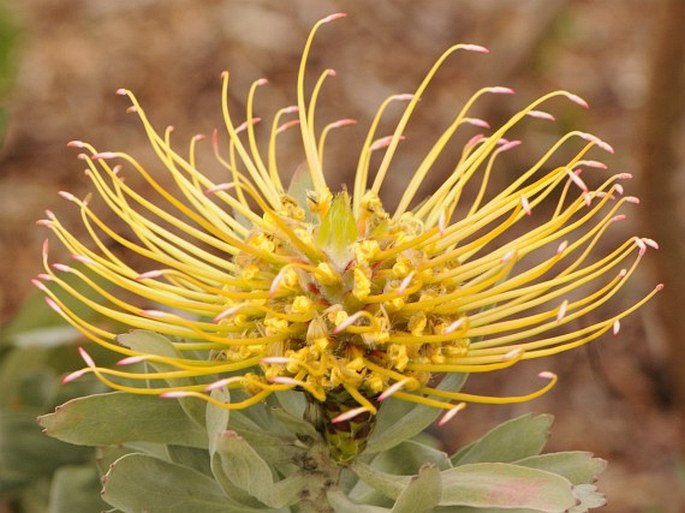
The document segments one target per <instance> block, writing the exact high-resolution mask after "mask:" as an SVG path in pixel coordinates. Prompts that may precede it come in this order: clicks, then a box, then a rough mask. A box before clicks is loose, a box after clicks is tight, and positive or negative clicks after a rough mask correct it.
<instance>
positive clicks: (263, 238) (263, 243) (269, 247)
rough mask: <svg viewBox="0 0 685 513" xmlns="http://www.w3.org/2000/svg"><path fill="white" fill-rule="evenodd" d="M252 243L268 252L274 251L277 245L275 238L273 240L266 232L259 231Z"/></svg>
mask: <svg viewBox="0 0 685 513" xmlns="http://www.w3.org/2000/svg"><path fill="white" fill-rule="evenodd" d="M250 245H251V246H254V247H256V248H257V249H258V250H260V251H264V252H266V253H273V252H274V250H275V249H276V245H275V244H274V242H273V240H271V239H270V238H269V237H268V236H267V235H265V234H264V233H257V234H256V235H255V236H254V237H252V239H251V240H250Z"/></svg>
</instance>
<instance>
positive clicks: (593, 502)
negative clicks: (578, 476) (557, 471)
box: [568, 484, 607, 513]
mask: <svg viewBox="0 0 685 513" xmlns="http://www.w3.org/2000/svg"><path fill="white" fill-rule="evenodd" d="M573 496H574V497H575V498H576V499H578V502H579V504H577V505H576V506H574V507H572V508H571V509H569V510H568V513H586V511H588V510H589V509H593V508H601V507H602V506H604V505H605V504H606V503H607V500H606V498H605V497H604V494H602V493H600V492H599V491H597V487H596V486H594V485H591V484H582V485H578V486H574V487H573Z"/></svg>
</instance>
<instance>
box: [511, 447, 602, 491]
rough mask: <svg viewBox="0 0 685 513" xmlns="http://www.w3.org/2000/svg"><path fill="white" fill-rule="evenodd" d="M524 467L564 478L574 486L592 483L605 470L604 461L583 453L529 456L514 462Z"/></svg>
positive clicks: (570, 452)
mask: <svg viewBox="0 0 685 513" xmlns="http://www.w3.org/2000/svg"><path fill="white" fill-rule="evenodd" d="M516 464H517V465H523V466H524V467H530V468H536V469H539V470H546V471H548V472H553V473H555V474H559V475H560V476H564V477H565V478H566V479H568V480H569V481H571V483H573V484H574V485H580V484H586V483H593V482H594V481H595V480H596V479H597V476H598V475H599V474H601V473H602V471H603V470H604V469H605V468H606V465H607V464H606V461H604V460H602V459H600V458H593V457H592V454H591V453H589V452H583V451H567V452H554V453H549V454H541V455H539V456H531V457H530V458H524V459H522V460H519V461H517V462H516Z"/></svg>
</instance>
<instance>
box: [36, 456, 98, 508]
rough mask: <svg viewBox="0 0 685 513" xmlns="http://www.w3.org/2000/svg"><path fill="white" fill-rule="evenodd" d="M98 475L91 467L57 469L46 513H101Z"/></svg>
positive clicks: (71, 466)
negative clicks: (98, 512)
mask: <svg viewBox="0 0 685 513" xmlns="http://www.w3.org/2000/svg"><path fill="white" fill-rule="evenodd" d="M101 487H102V486H101V484H100V475H99V474H98V472H97V470H96V469H95V467H94V466H93V465H79V466H76V465H69V466H65V467H61V468H59V469H57V471H56V472H55V475H54V478H53V479H52V483H51V485H50V502H49V509H48V513H86V512H95V511H102V510H103V509H104V508H105V507H106V506H107V505H106V504H105V503H104V502H103V501H102V499H101V498H100V488H101Z"/></svg>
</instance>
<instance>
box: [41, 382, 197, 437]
mask: <svg viewBox="0 0 685 513" xmlns="http://www.w3.org/2000/svg"><path fill="white" fill-rule="evenodd" d="M38 423H39V424H40V425H41V426H42V427H43V428H44V429H45V431H46V433H47V434H48V435H50V436H52V437H55V438H57V439H59V440H62V441H65V442H69V443H72V444H76V445H116V444H123V443H126V442H158V443H164V444H176V445H186V446H189V447H200V448H206V447H207V443H208V440H207V434H206V433H205V431H204V429H201V428H199V427H198V426H197V424H195V423H194V422H193V421H191V420H190V419H189V418H188V416H187V415H185V414H184V412H183V410H182V409H181V406H180V405H179V404H178V403H177V402H176V401H173V400H168V399H160V398H159V397H156V396H147V395H137V394H127V393H124V392H108V393H105V394H94V395H89V396H86V397H79V398H78V399H72V400H71V401H68V402H66V403H64V404H63V405H62V406H58V407H57V408H56V409H55V412H54V413H50V414H48V415H43V416H41V417H39V418H38Z"/></svg>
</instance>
